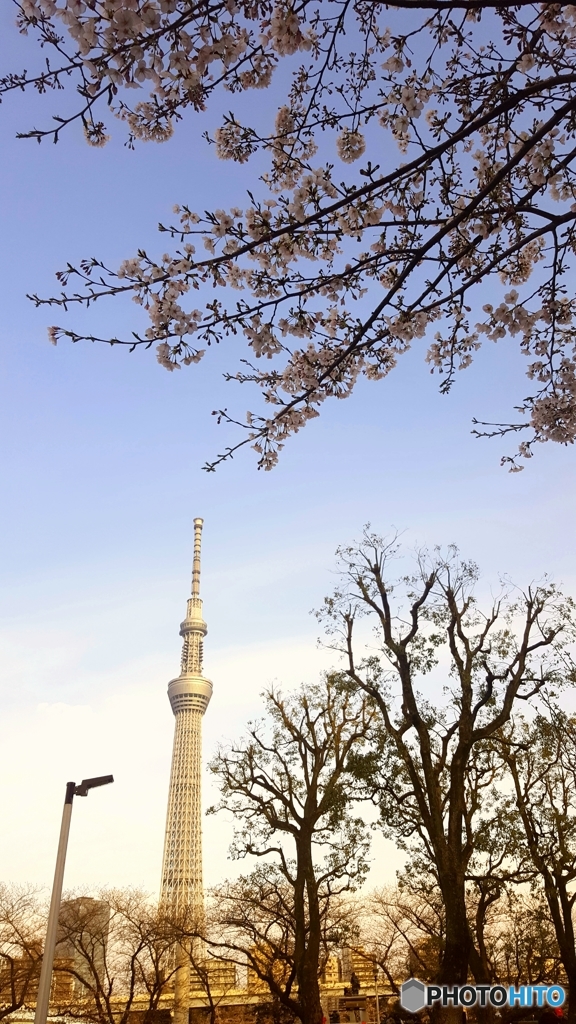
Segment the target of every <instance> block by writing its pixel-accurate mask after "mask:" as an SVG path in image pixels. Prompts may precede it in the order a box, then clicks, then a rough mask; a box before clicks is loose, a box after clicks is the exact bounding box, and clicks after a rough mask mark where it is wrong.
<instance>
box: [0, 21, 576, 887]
mask: <svg viewBox="0 0 576 1024" xmlns="http://www.w3.org/2000/svg"><path fill="white" fill-rule="evenodd" d="M0 49H1V50H2V67H3V68H4V69H5V70H17V69H19V68H20V67H22V66H27V67H32V66H33V65H34V63H35V61H37V59H38V56H37V53H36V50H35V47H34V44H33V43H32V41H31V40H26V39H23V38H21V37H20V36H19V35H18V33H17V31H16V29H15V27H14V25H13V12H12V10H11V9H10V5H4V7H3V8H2V11H1V13H0ZM258 101H259V104H265V103H266V102H267V96H266V94H262V93H259V94H258ZM268 102H270V105H271V108H272V105H273V98H272V97H269V98H268ZM65 104H66V99H65V98H64V97H61V96H48V97H37V96H34V95H29V96H28V95H19V96H14V97H11V98H8V100H7V102H5V103H4V104H3V105H2V107H0V133H1V134H0V138H1V143H2V144H1V157H0V160H1V188H0V211H1V213H0V215H1V218H2V243H3V244H2V246H1V247H0V261H1V272H0V288H1V289H2V295H1V303H2V306H1V308H2V317H1V320H0V339H1V357H0V358H1V360H2V372H1V377H0V389H1V393H0V422H1V427H0V429H1V436H2V450H1V458H2V500H1V504H0V537H1V543H2V554H1V559H0V573H1V578H2V586H1V595H0V601H1V621H0V651H1V658H2V675H1V684H0V701H1V704H2V715H1V718H0V807H1V808H2V829H1V831H0V879H3V880H7V881H8V880H12V881H16V882H24V881H30V882H34V883H38V884H42V885H44V884H49V883H50V882H51V878H52V872H53V866H54V858H55V852H56V842H57V833H58V828H59V819H60V813H61V804H62V799H63V792H64V785H65V782H66V781H67V780H68V779H76V780H79V779H80V778H82V777H86V776H90V775H99V774H103V773H108V772H113V773H114V775H115V777H116V782H115V784H114V786H113V787H110V788H109V789H106V790H101V791H97V792H95V793H93V794H91V795H90V797H89V798H88V799H87V800H85V801H80V800H78V801H77V802H76V806H75V811H74V820H73V826H72V835H71V841H70V848H69V859H68V865H67V875H66V882H67V884H68V885H70V886H79V885H83V886H93V885H101V884H115V885H125V884H138V885H143V886H144V887H145V888H146V889H147V890H149V891H151V892H155V891H156V890H157V889H158V886H159V875H160V861H161V853H162V839H163V830H164V819H165V809H166V798H167V787H168V775H169V766H170V754H171V744H172V733H173V716H172V714H171V711H170V707H169V704H168V700H167V697H166V685H167V683H168V681H169V680H170V678H172V677H173V676H174V675H177V673H178V671H179V659H180V638H179V636H178V628H179V623H180V621H181V619H182V617H183V614H184V611H185V602H186V597H187V596H188V593H189V581H190V566H191V560H192V520H193V518H194V517H195V516H202V517H203V518H204V520H205V529H204V545H203V574H202V596H203V598H204V611H205V617H206V619H207V621H208V626H209V634H208V638H207V642H206V645H205V670H206V673H207V675H208V676H209V677H210V678H211V679H212V680H213V682H214V697H213V699H212V703H211V705H210V708H209V711H208V713H207V715H206V718H205V733H204V735H205V752H206V755H209V753H210V751H211V750H213V749H214V746H215V744H216V743H217V742H218V740H220V739H222V738H223V737H226V736H230V737H231V736H234V735H237V734H238V731H239V730H240V729H241V728H242V724H243V722H245V721H246V720H247V719H248V718H250V716H253V715H256V714H258V706H259V704H258V694H259V693H260V692H261V690H262V689H263V688H264V687H265V686H266V685H267V684H269V683H270V682H272V681H273V680H275V681H278V682H280V683H284V684H285V685H287V686H291V685H293V684H295V683H298V682H300V681H303V680H306V679H309V680H310V679H314V678H316V676H317V674H318V671H319V670H320V669H321V668H322V667H323V666H327V665H328V664H330V659H329V657H328V656H327V655H326V654H325V653H324V652H322V651H321V650H319V649H318V648H317V646H316V636H317V632H318V630H317V624H316V622H315V620H314V619H313V618H312V617H311V616H310V615H309V611H310V609H311V608H313V607H314V606H317V605H319V604H320V602H321V600H322V597H323V595H324V594H325V593H327V592H328V591H329V590H330V589H331V587H332V586H333V582H334V578H333V575H332V571H333V566H334V550H335V548H336V546H337V545H338V544H339V543H345V542H348V541H350V540H352V539H354V538H355V537H357V536H358V535H359V533H360V531H361V527H362V525H363V523H365V522H367V521H370V522H371V523H372V525H373V527H374V528H376V529H377V530H379V531H381V532H386V531H389V530H390V528H391V527H396V528H398V529H401V530H405V531H406V533H405V537H406V542H407V544H408V545H415V544H417V543H418V544H424V543H427V544H431V545H433V544H436V543H440V544H445V543H448V542H452V541H454V542H456V543H457V544H458V545H459V546H460V547H461V549H462V551H463V553H464V554H465V555H466V556H467V557H469V558H473V559H475V560H476V561H478V562H479V563H480V565H481V567H482V569H483V573H484V581H485V582H484V583H483V586H484V588H485V590H486V592H488V591H489V588H490V586H491V585H492V584H497V579H498V575H499V574H500V573H507V574H509V575H510V576H511V577H512V578H513V579H514V581H515V582H517V583H518V584H520V585H523V584H526V583H527V582H529V581H530V580H531V579H533V578H538V577H540V576H541V575H542V574H543V573H544V572H549V573H551V574H552V575H553V577H554V578H555V579H556V580H557V581H558V582H561V583H563V584H564V585H565V588H566V589H567V590H568V591H571V592H572V593H576V554H575V550H574V544H573V534H574V522H575V521H576V517H575V511H576V510H575V498H576V491H575V487H574V468H575V452H574V450H573V449H571V448H570V449H564V448H559V447H557V446H552V445H548V446H546V447H542V449H541V450H540V451H538V452H537V457H536V458H534V459H533V460H532V463H531V464H529V465H528V467H527V468H526V470H525V471H524V472H523V473H520V474H512V475H511V474H508V473H507V472H506V471H505V470H503V469H501V468H500V466H499V458H500V455H501V454H502V453H504V452H509V451H511V450H512V449H513V443H510V444H508V445H506V444H501V443H499V442H498V441H492V442H488V441H478V440H475V439H474V438H473V437H471V435H470V422H471V419H472V417H473V416H475V415H477V416H479V417H480V418H485V419H501V418H504V419H505V418H507V417H508V415H509V412H510V407H511V405H513V404H514V402H516V401H518V400H520V399H521V398H522V396H523V394H524V393H525V390H527V387H525V384H524V381H523V377H522V361H521V359H520V357H519V356H518V355H517V354H516V351H515V343H513V342H510V341H505V342H504V343H501V344H500V346H499V347H496V346H494V345H489V347H487V348H485V350H484V351H482V352H481V353H480V354H479V356H478V357H477V359H476V361H475V364H474V367H473V369H472V370H471V371H468V372H466V373H462V374H460V375H459V376H458V379H457V382H456V386H455V388H454V390H453V393H452V394H451V395H450V396H448V397H442V396H440V395H439V394H438V391H437V379H436V378H434V377H431V376H430V374H429V372H428V370H427V368H426V365H425V363H424V359H423V354H424V349H425V345H424V343H423V342H419V343H418V344H417V345H415V347H414V349H413V351H412V352H411V353H410V354H409V355H408V356H407V357H405V358H404V359H403V360H402V362H401V365H400V366H399V368H398V369H397V370H396V371H395V372H394V373H393V374H392V376H391V377H390V378H389V379H388V380H387V381H385V382H383V383H379V384H368V383H362V384H360V386H359V387H358V388H357V390H356V393H355V395H354V396H353V397H352V398H350V399H348V400H347V401H346V402H334V403H331V404H329V403H327V404H326V405H325V407H324V411H323V414H322V417H321V418H320V419H319V420H316V421H315V422H313V423H312V424H310V425H309V426H308V427H307V428H306V429H305V431H304V432H303V433H301V434H299V435H298V436H297V437H295V438H294V439H293V440H292V441H291V442H290V443H289V444H288V445H287V447H286V449H285V451H284V453H283V455H282V458H281V461H280V465H279V466H278V468H277V469H275V470H274V471H273V472H272V473H266V474H264V473H259V472H257V471H256V465H255V460H254V458H253V457H252V454H251V453H249V452H247V453H243V454H241V455H239V456H238V457H237V458H236V459H235V460H234V462H233V463H231V464H229V465H225V466H223V467H221V469H220V470H219V471H218V472H217V473H215V474H206V473H204V472H203V471H202V469H201V466H202V464H203V463H204V462H205V461H206V459H209V458H212V457H213V456H214V454H215V453H216V452H219V451H221V450H222V448H223V446H224V445H225V444H227V443H230V442H233V441H234V440H235V437H236V435H235V434H234V433H233V432H232V431H230V430H228V432H227V428H223V427H220V428H218V427H217V426H216V423H215V419H214V418H213V417H211V416H210V412H211V411H212V409H214V408H217V407H221V406H222V405H226V406H228V408H229V409H230V411H236V412H238V413H239V414H242V413H243V412H244V410H245V409H246V408H247V407H250V406H252V407H254V405H255V401H256V399H255V396H253V395H250V394H249V393H247V392H246V393H245V392H244V390H243V389H238V388H235V387H234V386H233V385H227V384H225V383H224V382H223V380H222V372H223V370H224V369H226V368H231V367H235V365H236V361H237V358H238V355H239V354H242V353H241V352H238V353H236V352H235V351H234V347H235V346H234V342H230V343H228V342H227V343H226V344H225V345H223V346H222V347H221V348H220V349H219V350H217V351H215V352H214V353H210V357H209V358H206V360H205V361H204V362H203V363H202V364H200V365H199V366H192V367H189V368H187V369H183V370H182V371H181V372H180V373H173V374H168V373H167V372H166V371H165V370H163V369H162V368H161V367H159V366H158V365H157V363H156V361H155V359H154V356H153V354H152V353H140V352H139V353H134V354H133V355H129V354H128V352H127V351H123V350H118V349H114V350H109V349H106V348H104V347H102V348H98V347H95V346H90V345H77V346H72V345H70V344H68V343H66V342H65V341H62V342H60V343H59V345H58V347H57V348H53V347H51V346H50V345H49V343H48V341H47V335H46V327H47V326H48V325H49V324H51V323H54V322H56V323H57V322H63V317H62V314H60V313H59V312H58V315H55V313H54V312H51V311H50V310H46V309H40V310H35V309H34V307H33V305H32V303H30V302H29V301H28V300H27V299H26V293H27V292H38V293H40V294H44V295H47V294H50V293H52V292H53V291H54V290H55V289H56V284H55V280H54V276H53V275H54V272H55V271H56V270H58V269H59V268H61V267H63V266H64V265H65V263H66V261H67V260H70V261H71V262H74V261H75V260H78V259H80V258H81V257H83V256H87V255H98V256H101V257H102V258H104V259H105V260H106V261H107V262H109V263H110V264H114V263H115V262H117V261H118V260H120V259H122V258H125V257H127V256H129V255H132V254H133V252H135V250H136V248H137V247H138V246H144V247H148V248H149V249H150V250H153V251H155V252H159V253H162V252H163V251H164V248H165V244H166V243H165V242H163V240H162V238H161V237H160V236H158V235H157V233H156V224H157V222H158V221H159V220H164V221H167V220H169V219H170V217H171V210H172V206H173V204H174V203H176V202H180V203H183V202H188V203H189V204H190V205H191V206H192V207H193V208H194V207H197V208H199V209H204V208H207V207H208V208H209V207H210V206H212V205H214V206H225V205H232V204H233V203H238V204H239V205H242V204H243V199H244V190H245V189H246V188H247V187H250V186H252V187H254V186H255V185H256V183H255V181H254V178H255V171H254V168H252V166H251V165H250V164H249V165H248V166H247V167H246V166H245V167H242V168H236V167H233V166H231V165H230V164H223V163H219V162H218V161H217V159H216V157H215V155H214V151H213V149H209V148H208V147H207V145H206V143H204V142H203V141H202V139H201V132H202V131H203V130H205V129H206V128H207V127H209V126H210V124H212V125H214V124H215V123H216V121H215V119H214V118H212V119H211V118H209V117H203V118H198V119H197V120H194V118H193V117H192V118H190V119H188V120H185V122H184V123H183V125H181V126H180V128H179V130H178V131H177V134H176V137H175V138H174V139H173V140H172V141H171V142H170V143H168V144H165V145H163V146H155V145H154V144H152V143H149V144H147V145H143V146H140V147H139V148H138V149H137V151H136V152H135V153H134V152H131V151H129V150H128V149H126V148H125V147H124V145H123V138H122V133H121V129H120V126H116V125H114V124H112V125H111V128H112V133H113V139H112V142H111V143H110V144H109V145H108V146H107V147H106V148H105V149H103V150H94V149H91V148H89V147H88V146H86V145H85V143H84V141H83V139H82V138H81V137H80V136H79V134H78V133H77V132H75V131H72V132H70V133H68V134H67V135H66V136H65V137H64V138H63V139H62V141H61V142H60V143H59V145H57V146H53V145H51V144H49V143H45V144H43V145H42V146H38V145H37V144H36V143H35V142H30V141H17V140H16V139H15V134H16V132H17V131H18V130H23V129H26V128H29V127H31V126H32V125H38V124H41V123H44V124H45V123H46V122H47V121H48V120H49V117H50V115H51V114H52V113H57V112H61V111H62V110H63V109H64V108H65ZM227 105H230V98H228V99H227ZM489 300H490V296H488V295H487V294H485V295H484V297H483V301H489ZM137 312H138V311H137V310H136V307H135V306H133V304H131V303H127V304H125V305H118V306H117V307H116V304H112V305H111V306H110V307H109V308H108V309H107V310H104V309H103V310H102V312H100V311H96V313H95V315H94V318H93V319H92V320H91V324H92V326H93V328H94V329H95V330H99V329H102V330H104V329H105V328H106V326H108V328H109V330H110V332H111V333H112V332H117V333H123V334H127V332H128V331H129V330H130V329H131V328H132V327H133V326H135V324H136V320H135V317H136V315H137ZM68 320H69V322H70V323H71V324H75V325H79V324H81V323H84V322H87V321H85V320H83V319H82V317H81V316H80V315H77V316H76V319H74V318H73V317H72V316H70V317H69V318H68ZM208 789H209V787H208V786H207V795H206V802H209V800H210V799H211V796H213V794H210V793H209V791H208ZM229 835H230V824H229V823H227V822H221V821H217V820H214V819H209V820H208V822H207V824H206V828H205V857H204V860H205V875H206V882H207V884H210V883H213V882H216V881H218V880H219V879H220V878H222V877H223V874H225V873H226V872H227V871H228V870H230V866H229V865H227V863H226V848H227V843H228V840H229ZM374 860H375V866H374V874H373V880H375V881H376V880H379V879H381V878H382V877H387V876H390V873H391V871H392V869H393V868H394V866H395V865H396V864H397V863H398V860H397V857H396V856H395V855H394V851H393V850H392V848H391V847H390V845H389V844H384V843H379V844H377V845H376V847H375V853H374Z"/></svg>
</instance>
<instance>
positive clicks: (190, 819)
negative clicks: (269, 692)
mask: <svg viewBox="0 0 576 1024" xmlns="http://www.w3.org/2000/svg"><path fill="white" fill-rule="evenodd" d="M202 522H203V521H202V519H195V520H194V563H193V568H192V596H191V597H189V598H188V604H187V607H186V618H185V619H184V622H182V623H181V625H180V636H181V637H182V638H183V644H182V663H181V669H180V675H179V676H178V678H177V679H172V681H171V682H170V683H169V684H168V697H169V699H170V704H171V706H172V711H173V712H174V716H175V718H176V722H175V729H174V748H173V752H172V769H171V772H170V790H169V793H168V814H167V816H166V835H165V838H164V857H163V862H162V890H161V900H162V901H163V902H164V901H165V902H166V903H169V904H171V906H172V907H173V908H174V909H175V910H183V909H184V908H186V907H187V908H191V909H194V910H196V911H197V912H198V914H200V915H201V914H202V909H203V889H202V803H201V794H202V786H201V780H202V718H203V715H204V712H205V711H206V708H207V707H208V704H209V703H210V698H211V696H212V683H211V682H210V680H209V679H205V678H204V676H203V675H202V654H203V641H204V637H205V636H206V633H207V626H206V623H205V622H204V619H203V618H202V601H201V600H200V546H201V540H202Z"/></svg>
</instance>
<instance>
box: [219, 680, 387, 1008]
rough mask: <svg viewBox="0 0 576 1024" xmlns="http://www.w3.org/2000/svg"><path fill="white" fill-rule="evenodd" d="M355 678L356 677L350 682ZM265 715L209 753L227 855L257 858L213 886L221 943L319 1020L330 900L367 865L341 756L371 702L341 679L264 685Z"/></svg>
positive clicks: (284, 1001)
mask: <svg viewBox="0 0 576 1024" xmlns="http://www.w3.org/2000/svg"><path fill="white" fill-rule="evenodd" d="M354 689H355V688H354ZM264 699H265V706H266V711H267V719H264V720H263V721H261V722H257V723H256V724H254V725H251V726H250V727H249V730H248V733H247V735H246V737H245V739H243V740H242V741H240V742H239V743H234V744H230V745H229V746H227V747H222V748H221V749H220V750H219V752H218V753H217V754H216V756H215V758H214V759H213V761H212V762H211V764H210V770H211V771H212V773H213V774H214V775H215V776H216V778H217V779H218V781H219V783H220V787H221V798H220V801H219V804H218V806H217V807H216V808H212V811H215V810H224V811H228V812H231V813H232V814H233V816H234V819H235V825H236V833H235V838H234V841H233V844H232V847H231V852H232V856H233V857H235V858H244V857H255V858H257V859H258V860H259V861H260V866H259V867H258V868H257V869H256V870H255V871H254V872H252V874H251V875H249V876H248V877H244V878H241V879H240V880H239V881H238V882H233V883H229V884H227V885H225V886H224V887H223V888H221V889H220V890H219V891H218V892H217V900H218V902H219V905H220V917H221V921H222V923H223V924H224V925H225V926H226V929H227V932H228V934H227V936H226V939H225V942H226V946H227V948H228V949H229V950H235V951H236V953H237V954H239V955H240V958H241V961H242V962H243V963H248V965H249V966H250V968H251V969H252V970H253V972H254V973H255V976H256V977H258V978H260V979H261V980H263V981H264V982H265V983H266V984H267V985H268V987H269V989H270V992H271V993H272V995H273V997H275V998H276V999H277V1000H278V1001H279V1003H280V1004H281V1005H283V1006H284V1007H285V1008H286V1009H288V1010H289V1011H290V1012H292V1013H293V1014H295V1015H296V1016H297V1017H299V1018H300V1020H301V1021H303V1024H320V1022H321V1020H322V1008H321V1005H320V993H319V985H318V979H319V975H320V973H321V971H322V969H323V967H324V960H325V950H326V943H327V936H328V934H329V932H330V931H331V930H332V928H333V925H334V921H333V918H332V917H331V908H332V907H333V905H334V901H335V900H336V901H337V900H338V898H339V897H340V895H341V894H342V893H343V892H346V891H348V890H349V889H351V888H353V887H354V886H355V885H356V884H357V883H358V882H359V881H361V880H362V878H363V877H364V875H365V872H366V870H367V862H366V852H367V847H368V837H367V834H366V832H367V830H366V825H365V823H364V822H363V820H362V819H361V818H359V817H356V816H355V815H354V810H353V800H352V797H353V793H352V792H351V790H352V785H353V780H352V778H351V777H349V776H348V773H347V772H348V762H349V759H350V757H351V753H352V751H353V750H361V749H362V748H363V746H364V744H365V743H366V741H367V738H368V736H369V733H370V730H371V726H372V721H373V717H374V711H373V709H372V708H371V705H370V700H369V698H367V697H365V696H364V695H363V694H361V693H359V692H354V690H353V689H352V688H351V687H350V685H349V682H348V680H347V679H346V678H345V677H343V676H340V675H337V674H332V675H328V676H327V677H326V678H325V680H324V683H323V684H319V685H316V686H310V687H302V688H301V689H300V690H299V691H298V692H296V693H294V694H290V695H287V696H283V695H281V694H280V693H278V692H276V691H273V690H271V691H269V692H267V693H266V694H265V695H264Z"/></svg>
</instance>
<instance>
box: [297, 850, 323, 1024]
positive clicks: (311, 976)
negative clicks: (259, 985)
mask: <svg viewBox="0 0 576 1024" xmlns="http://www.w3.org/2000/svg"><path fill="white" fill-rule="evenodd" d="M297 858H298V880H297V886H296V892H295V895H296V896H297V900H298V904H299V905H298V906H297V907H296V908H295V910H296V936H295V938H296V943H295V961H296V963H295V966H296V978H297V981H298V1001H299V1003H300V1007H301V1020H302V1024H322V1017H323V1013H322V1003H321V1002H320V985H319V982H318V968H319V961H320V937H321V928H320V910H319V906H318V882H317V880H316V874H315V871H314V862H313V859H312V835H311V834H310V835H307V834H306V833H303V834H301V835H300V837H299V840H298V843H297Z"/></svg>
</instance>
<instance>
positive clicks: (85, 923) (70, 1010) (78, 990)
mask: <svg viewBox="0 0 576 1024" xmlns="http://www.w3.org/2000/svg"><path fill="white" fill-rule="evenodd" d="M177 937H178V922H176V921H175V920H174V919H173V918H172V917H171V915H170V912H169V910H167V909H166V908H165V907H162V906H161V907H160V908H158V907H155V906H154V905H153V904H152V903H151V902H150V899H149V897H147V896H146V894H145V893H142V892H140V891H138V890H118V889H106V890H103V891H102V892H101V893H99V896H98V899H94V898H91V897H86V896H84V895H80V896H74V895H72V896H71V897H68V898H67V899H66V901H65V902H64V903H63V912H62V913H61V914H60V920H59V936H58V938H59V941H58V944H57V947H56V957H57V960H56V974H57V977H58V976H60V978H68V979H69V984H68V986H67V987H65V986H63V985H61V986H60V987H58V986H56V994H57V996H58V995H60V1000H61V1004H60V1005H57V1006H56V1008H57V1010H58V1013H59V1014H61V1015H68V1016H72V1017H74V1019H77V1020H86V1021H91V1022H94V1024H127V1022H128V1019H129V1016H130V1013H131V1012H132V1011H134V1010H135V1009H136V1008H138V1009H139V1010H143V1011H144V1024H146V1020H147V1019H148V1018H151V1017H152V1015H153V1014H154V1012H155V1011H156V1010H157V1009H158V1006H159V1002H160V997H161V996H162V994H163V993H164V992H166V991H167V989H168V987H169V986H170V983H171V982H172V980H173V976H174V972H175V969H176V967H175V964H174V953H173V951H174V946H175V943H176V940H177ZM57 1002H58V999H56V1003H57Z"/></svg>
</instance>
